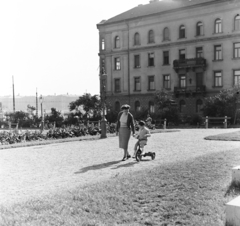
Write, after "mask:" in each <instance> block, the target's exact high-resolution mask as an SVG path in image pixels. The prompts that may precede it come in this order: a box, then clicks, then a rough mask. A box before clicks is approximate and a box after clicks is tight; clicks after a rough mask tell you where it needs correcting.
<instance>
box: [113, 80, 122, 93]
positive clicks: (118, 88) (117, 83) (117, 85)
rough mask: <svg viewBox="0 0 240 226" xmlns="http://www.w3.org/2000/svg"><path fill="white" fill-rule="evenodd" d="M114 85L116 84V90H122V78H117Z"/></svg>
mask: <svg viewBox="0 0 240 226" xmlns="http://www.w3.org/2000/svg"><path fill="white" fill-rule="evenodd" d="M114 85H115V92H120V91H121V87H120V78H115V80H114Z"/></svg>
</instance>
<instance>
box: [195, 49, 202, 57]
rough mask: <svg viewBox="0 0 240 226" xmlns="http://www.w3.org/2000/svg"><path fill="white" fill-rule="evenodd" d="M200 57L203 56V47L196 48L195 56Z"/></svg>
mask: <svg viewBox="0 0 240 226" xmlns="http://www.w3.org/2000/svg"><path fill="white" fill-rule="evenodd" d="M201 57H203V48H202V47H197V48H196V58H201Z"/></svg>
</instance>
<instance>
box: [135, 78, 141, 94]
mask: <svg viewBox="0 0 240 226" xmlns="http://www.w3.org/2000/svg"><path fill="white" fill-rule="evenodd" d="M140 90H141V81H140V78H139V77H138V78H134V91H140Z"/></svg>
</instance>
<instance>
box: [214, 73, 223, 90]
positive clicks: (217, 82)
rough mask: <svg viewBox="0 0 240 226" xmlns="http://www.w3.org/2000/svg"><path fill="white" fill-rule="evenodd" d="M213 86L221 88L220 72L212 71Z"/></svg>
mask: <svg viewBox="0 0 240 226" xmlns="http://www.w3.org/2000/svg"><path fill="white" fill-rule="evenodd" d="M214 86H215V87H221V86H222V72H221V71H214Z"/></svg>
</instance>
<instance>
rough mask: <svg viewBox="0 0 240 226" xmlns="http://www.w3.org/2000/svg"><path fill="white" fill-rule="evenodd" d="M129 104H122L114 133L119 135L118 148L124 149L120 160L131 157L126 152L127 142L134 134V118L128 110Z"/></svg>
mask: <svg viewBox="0 0 240 226" xmlns="http://www.w3.org/2000/svg"><path fill="white" fill-rule="evenodd" d="M129 109H130V106H129V105H127V104H124V105H122V107H121V111H120V112H119V114H118V117H117V128H116V135H118V136H119V148H122V149H123V150H124V155H123V159H122V161H125V160H127V159H129V158H131V155H130V154H129V152H128V142H129V139H130V137H131V132H132V135H133V136H134V135H135V127H134V118H133V115H132V114H131V113H130V112H129Z"/></svg>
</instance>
